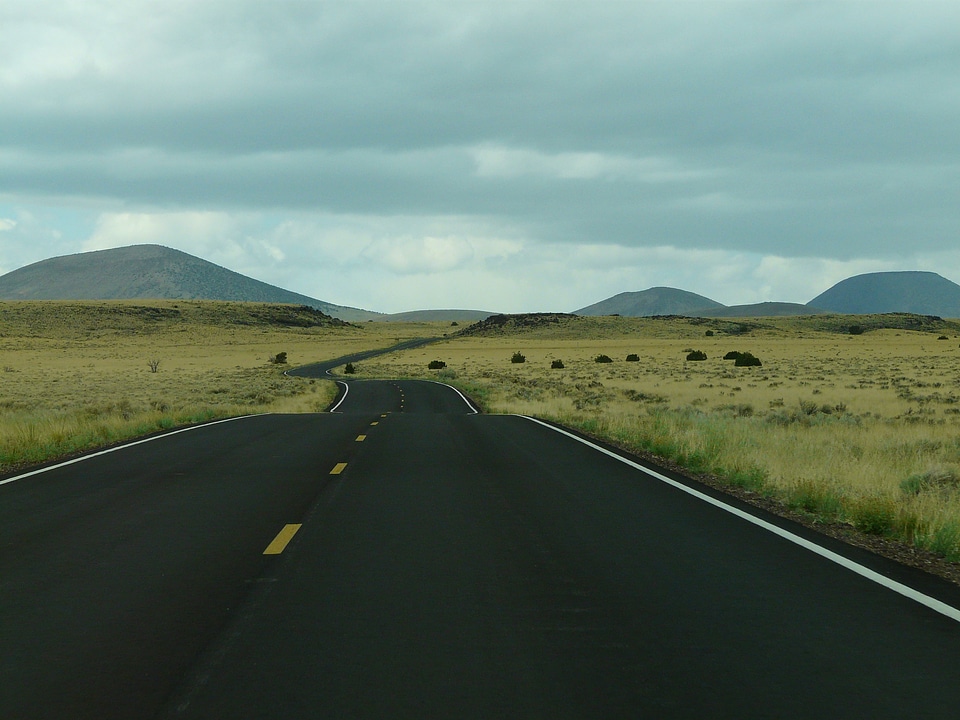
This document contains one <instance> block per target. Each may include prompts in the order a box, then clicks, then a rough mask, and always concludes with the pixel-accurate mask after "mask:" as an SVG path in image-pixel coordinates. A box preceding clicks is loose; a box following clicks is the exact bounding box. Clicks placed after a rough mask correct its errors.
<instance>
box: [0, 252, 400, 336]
mask: <svg viewBox="0 0 960 720" xmlns="http://www.w3.org/2000/svg"><path fill="white" fill-rule="evenodd" d="M0 299H2V300H145V299H153V300H239V301H244V302H261V303H293V304H296V305H306V306H308V307H312V308H315V309H317V310H320V311H321V312H324V313H326V314H327V315H331V316H333V317H336V318H339V319H341V320H347V321H358V320H370V319H378V318H380V317H381V315H380V314H379V313H373V312H369V311H367V310H360V309H358V308H351V307H343V306H341V305H334V304H332V303H328V302H324V301H323V300H317V299H315V298H311V297H308V296H306V295H300V294H299V293H295V292H291V291H289V290H284V289H283V288H279V287H276V286H275V285H269V284H268V283H265V282H261V281H260V280H254V279H253V278H250V277H247V276H246V275H241V274H240V273H237V272H234V271H233V270H228V269H227V268H224V267H221V266H219V265H215V264H214V263H211V262H208V261H206V260H202V259H201V258H198V257H194V256H193V255H189V254H187V253H185V252H181V251H180V250H174V249H172V248H168V247H163V246H161V245H132V246H129V247H122V248H115V249H112V250H98V251H95V252H87V253H79V254H76V255H64V256H61V257H55V258H50V259H48V260H41V261H40V262H37V263H33V264H32V265H27V266H25V267H22V268H19V269H18V270H14V271H12V272H9V273H7V274H6V275H3V276H0Z"/></svg>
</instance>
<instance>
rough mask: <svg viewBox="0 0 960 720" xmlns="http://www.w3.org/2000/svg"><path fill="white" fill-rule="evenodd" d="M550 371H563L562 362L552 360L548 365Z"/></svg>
mask: <svg viewBox="0 0 960 720" xmlns="http://www.w3.org/2000/svg"><path fill="white" fill-rule="evenodd" d="M550 369H551V370H563V360H554V361H553V362H552V363H550Z"/></svg>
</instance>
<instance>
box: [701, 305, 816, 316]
mask: <svg viewBox="0 0 960 720" xmlns="http://www.w3.org/2000/svg"><path fill="white" fill-rule="evenodd" d="M825 312H827V311H826V310H821V309H819V308H816V307H812V306H810V305H801V304H800V303H785V302H762V303H754V304H752V305H730V306H728V307H719V308H712V309H710V310H706V311H705V312H701V313H699V314H700V315H702V316H703V317H713V318H747V317H792V316H796V315H819V314H821V313H825Z"/></svg>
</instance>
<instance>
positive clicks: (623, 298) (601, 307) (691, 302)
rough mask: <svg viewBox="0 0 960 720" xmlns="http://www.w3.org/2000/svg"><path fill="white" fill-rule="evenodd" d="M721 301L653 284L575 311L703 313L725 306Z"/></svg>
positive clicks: (638, 314)
mask: <svg viewBox="0 0 960 720" xmlns="http://www.w3.org/2000/svg"><path fill="white" fill-rule="evenodd" d="M723 307H724V306H723V305H722V304H721V303H718V302H716V301H715V300H711V299H710V298H706V297H704V296H703V295H697V294H696V293H692V292H687V291H686V290H677V289H676V288H668V287H653V288H650V289H649V290H642V291H640V292H622V293H620V294H618V295H614V296H613V297H610V298H607V299H606V300H601V301H600V302H598V303H594V304H593V305H588V306H587V307H584V308H580V309H579V310H575V311H574V314H576V315H625V316H628V317H652V316H654V315H698V314H699V315H702V314H703V311H706V310H709V309H712V308H716V309H719V308H723Z"/></svg>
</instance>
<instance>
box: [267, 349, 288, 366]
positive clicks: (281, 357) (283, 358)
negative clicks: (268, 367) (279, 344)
mask: <svg viewBox="0 0 960 720" xmlns="http://www.w3.org/2000/svg"><path fill="white" fill-rule="evenodd" d="M270 362H272V363H274V364H275V365H285V364H286V362H287V354H286V353H285V352H280V353H277V354H276V355H274V356H273V357H272V358H270Z"/></svg>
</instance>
